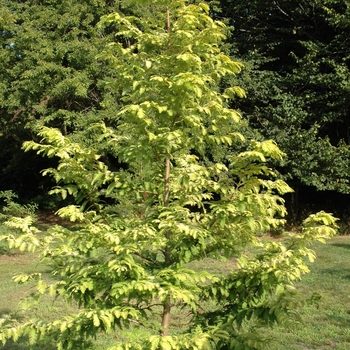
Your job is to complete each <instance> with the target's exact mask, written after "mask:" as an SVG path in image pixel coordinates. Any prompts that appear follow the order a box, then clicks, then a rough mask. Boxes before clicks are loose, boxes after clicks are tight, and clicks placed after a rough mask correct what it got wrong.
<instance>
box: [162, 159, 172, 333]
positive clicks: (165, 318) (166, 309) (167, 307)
mask: <svg viewBox="0 0 350 350" xmlns="http://www.w3.org/2000/svg"><path fill="white" fill-rule="evenodd" d="M169 195H170V158H169V157H167V158H166V160H165V173H164V206H165V207H167V206H168V205H169ZM165 236H166V238H167V239H168V240H169V239H170V232H167V233H166V234H165ZM170 253H171V250H170V247H169V246H166V247H165V251H164V260H165V265H170V263H171V256H170ZM170 312H171V298H170V296H168V297H167V298H166V300H165V301H164V304H163V315H162V330H161V335H163V336H167V335H168V334H169V326H170Z"/></svg>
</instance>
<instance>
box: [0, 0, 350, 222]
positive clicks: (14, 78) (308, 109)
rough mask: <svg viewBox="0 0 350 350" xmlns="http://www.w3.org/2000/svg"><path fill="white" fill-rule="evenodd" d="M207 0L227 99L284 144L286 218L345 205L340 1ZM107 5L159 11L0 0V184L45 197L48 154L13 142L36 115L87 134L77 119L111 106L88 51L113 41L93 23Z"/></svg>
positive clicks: (101, 116) (344, 16)
mask: <svg viewBox="0 0 350 350" xmlns="http://www.w3.org/2000/svg"><path fill="white" fill-rule="evenodd" d="M211 4H212V15H213V17H215V18H218V19H220V20H223V21H225V22H226V23H227V24H228V25H229V28H230V29H232V32H231V34H230V33H228V34H229V36H228V40H227V41H226V44H225V45H226V47H225V50H226V52H229V53H230V54H231V56H232V57H234V59H235V60H238V61H241V62H243V63H244V70H243V72H242V73H241V75H240V76H239V77H238V79H239V85H240V86H241V87H243V88H244V89H245V90H246V92H247V96H248V98H247V99H240V100H237V101H235V102H234V103H233V105H232V107H234V108H236V109H239V110H240V111H241V112H242V113H243V115H244V117H245V118H247V119H248V120H249V123H250V124H249V125H250V128H251V130H250V132H251V134H252V135H254V137H255V138H256V137H260V139H261V140H263V139H270V138H272V139H274V140H275V141H276V142H277V143H278V145H279V147H280V148H281V149H282V151H284V152H285V153H286V154H287V158H286V159H285V160H284V162H283V163H281V162H280V163H278V164H275V166H277V168H278V169H279V172H280V174H281V177H282V178H283V179H285V180H287V181H288V183H289V184H290V185H291V186H292V187H293V188H294V190H295V193H294V194H293V195H291V196H289V197H287V200H288V203H289V212H290V215H291V218H293V219H296V217H298V216H300V215H303V213H304V212H309V211H315V210H316V209H318V204H319V203H322V208H325V207H326V209H328V210H331V211H333V212H336V214H337V215H340V216H344V217H346V216H348V215H349V213H348V209H347V207H348V201H349V200H348V195H347V194H348V193H349V191H350V186H349V173H350V172H349V166H350V151H349V142H350V139H349V138H350V136H349V135H350V134H349V121H348V116H349V106H350V97H349V96H350V94H349V90H350V83H349V81H350V79H349V78H350V73H349V64H350V63H349V62H350V58H349V57H350V52H349V51H350V49H349V45H348V43H349V33H350V30H349V23H350V22H349V16H350V14H349V4H348V2H347V1H346V0H322V1H316V0H313V1H299V2H294V1H289V0H280V1H272V0H266V1H263V2H261V1H231V0H221V1H212V2H211ZM116 9H119V10H120V11H122V12H124V13H125V14H133V13H134V14H136V15H137V14H143V15H146V16H148V18H157V16H158V11H159V8H158V7H157V5H154V6H153V8H152V9H150V7H145V6H142V5H140V2H138V3H137V4H136V3H135V2H132V1H122V2H120V1H116V2H114V1H107V2H106V1H98V0H95V1H93V0H91V1H84V2H83V3H81V2H78V1H73V0H72V1H54V0H52V1H37V0H36V1H34V0H30V1H5V0H2V1H1V6H0V33H1V35H0V42H1V51H0V57H1V60H0V81H1V83H0V84H1V85H0V116H1V118H0V146H1V150H2V151H1V154H0V190H9V189H12V190H14V191H15V192H17V193H18V194H19V196H20V198H21V199H22V200H23V201H26V200H33V199H34V200H35V201H39V202H41V206H42V207H45V206H46V207H49V206H50V205H54V203H50V202H49V201H48V200H47V198H46V197H45V195H46V193H47V190H48V189H49V188H50V187H51V186H52V183H51V182H50V180H49V179H47V178H43V177H42V176H41V174H40V171H41V170H42V169H45V168H47V167H49V166H53V165H55V164H56V163H57V160H56V159H51V160H48V159H42V158H39V157H37V156H35V154H34V153H30V152H29V153H24V152H23V151H22V150H21V146H22V143H23V141H26V140H37V136H36V131H37V128H38V127H39V126H40V125H43V124H45V125H49V126H54V127H58V128H60V129H61V130H62V132H63V133H64V134H66V135H70V136H71V137H74V138H75V139H79V140H81V141H84V142H85V143H93V142H94V137H93V135H91V133H90V134H88V133H87V132H86V126H87V125H89V124H91V123H93V122H94V121H96V120H104V121H106V122H107V123H108V121H111V120H113V118H114V115H115V114H116V112H117V110H118V108H119V106H120V101H119V102H118V97H116V96H114V92H113V91H111V90H110V88H109V85H108V81H109V80H110V79H111V78H112V79H113V73H111V72H110V71H109V68H108V67H106V66H105V64H104V63H103V62H99V61H98V60H96V55H97V54H98V53H99V52H101V50H102V49H103V48H104V47H105V45H106V43H107V42H109V41H111V40H113V28H112V27H110V28H107V27H105V28H103V29H101V28H99V29H98V28H96V24H97V22H98V21H99V19H100V17H101V16H102V15H104V14H108V13H111V12H113V11H115V10H116ZM118 40H119V39H118ZM228 84H229V82H228ZM257 135H260V136H257ZM103 153H105V159H104V160H105V162H106V163H107V164H108V165H109V166H110V167H119V166H120V164H119V163H118V162H117V161H116V159H115V158H114V157H113V155H111V154H109V151H108V150H103Z"/></svg>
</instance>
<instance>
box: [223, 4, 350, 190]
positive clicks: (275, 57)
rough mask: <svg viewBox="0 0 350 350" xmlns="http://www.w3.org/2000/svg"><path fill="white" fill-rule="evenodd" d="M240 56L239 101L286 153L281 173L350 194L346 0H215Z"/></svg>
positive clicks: (257, 126)
mask: <svg viewBox="0 0 350 350" xmlns="http://www.w3.org/2000/svg"><path fill="white" fill-rule="evenodd" d="M220 4H221V9H222V12H219V13H218V16H221V17H223V18H224V19H225V20H227V21H228V22H229V23H230V25H232V26H233V27H234V29H235V30H234V36H232V40H231V41H232V54H233V55H234V57H236V58H238V59H240V60H242V61H244V62H245V70H244V73H243V75H241V79H242V80H241V82H240V85H241V86H242V87H244V88H245V90H246V91H247V94H248V96H249V99H247V100H242V101H238V103H237V104H236V107H238V108H240V109H241V110H242V111H243V112H244V114H245V115H246V116H247V117H248V118H249V121H250V125H251V126H252V127H253V128H254V129H256V130H259V131H260V133H261V134H262V136H263V137H265V138H272V139H274V140H275V141H276V142H277V143H278V145H279V146H280V148H281V149H282V150H283V151H284V152H285V153H286V154H287V160H286V162H285V163H284V164H283V167H282V168H280V170H281V173H282V174H283V175H284V178H285V179H287V180H291V181H293V182H294V183H295V185H297V184H306V185H310V186H314V187H315V188H317V189H318V190H335V191H338V192H341V193H349V192H350V186H349V174H350V172H349V165H350V150H349V143H350V138H349V113H350V110H349V108H350V94H349V92H350V85H349V81H350V71H349V68H350V59H349V57H350V56H349V55H350V49H349V45H348V42H349V40H350V37H349V33H350V28H349V26H350V24H349V23H350V21H349V19H350V9H349V3H348V2H347V1H345V0H322V1H298V2H296V1H289V0H279V1H272V0H267V1H231V0H222V1H220Z"/></svg>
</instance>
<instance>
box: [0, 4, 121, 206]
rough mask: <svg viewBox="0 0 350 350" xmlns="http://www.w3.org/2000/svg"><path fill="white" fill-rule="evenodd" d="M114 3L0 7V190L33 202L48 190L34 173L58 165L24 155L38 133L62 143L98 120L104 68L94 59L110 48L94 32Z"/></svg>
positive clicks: (108, 34)
mask: <svg viewBox="0 0 350 350" xmlns="http://www.w3.org/2000/svg"><path fill="white" fill-rule="evenodd" d="M114 9H115V5H114V1H107V2H106V1H84V2H83V3H82V2H79V1H75V0H73V1H38V0H28V1H0V45H1V53H0V55H1V63H0V65H1V66H0V81H1V88H0V114H1V118H0V128H1V134H0V146H1V149H2V152H1V154H0V168H1V173H0V189H2V190H8V189H12V190H14V191H16V192H17V193H18V194H20V197H22V198H23V197H25V198H30V199H31V198H33V197H34V196H35V195H36V194H37V193H38V192H39V191H40V188H41V187H44V188H43V189H41V191H42V192H44V193H45V192H47V190H48V189H49V188H50V187H51V186H52V183H50V184H47V183H45V182H43V179H42V177H41V176H40V174H39V172H40V171H41V170H42V169H43V168H46V167H50V166H56V165H57V162H52V161H51V162H48V161H47V159H46V160H45V159H41V160H40V159H39V160H38V157H36V156H35V154H34V153H27V154H24V153H23V151H22V150H21V146H22V143H23V142H24V141H26V140H35V137H36V134H37V130H38V129H37V128H38V126H40V125H48V126H52V127H57V128H60V129H61V130H62V132H63V133H64V134H66V135H68V134H71V133H72V132H74V131H78V130H80V129H81V128H83V127H84V125H85V123H87V120H90V122H91V120H95V119H94V118H98V117H100V118H106V116H105V114H102V115H99V116H98V114H99V111H100V110H101V103H102V102H103V100H104V99H105V98H107V96H108V91H106V89H105V87H104V85H103V84H102V77H103V76H104V74H105V72H106V67H104V66H103V65H102V64H98V63H97V61H96V59H95V57H96V55H97V53H98V52H100V51H101V50H102V49H103V47H104V46H105V45H106V43H107V42H109V41H111V40H112V36H111V34H112V32H111V31H110V30H108V29H107V30H105V31H104V32H102V31H97V30H96V29H95V26H96V24H97V22H98V21H99V19H100V17H101V16H102V15H104V14H107V13H110V12H111V11H113V10H114Z"/></svg>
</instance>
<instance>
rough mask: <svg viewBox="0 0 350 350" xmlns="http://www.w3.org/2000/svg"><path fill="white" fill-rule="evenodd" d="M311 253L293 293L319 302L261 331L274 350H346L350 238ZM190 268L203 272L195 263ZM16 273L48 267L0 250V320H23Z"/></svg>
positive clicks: (58, 308) (24, 349) (54, 313)
mask: <svg viewBox="0 0 350 350" xmlns="http://www.w3.org/2000/svg"><path fill="white" fill-rule="evenodd" d="M314 249H315V250H316V252H317V256H318V258H317V260H316V262H315V263H313V264H310V268H311V273H310V274H308V275H307V276H305V277H304V279H303V281H302V282H301V283H300V284H299V285H298V287H299V291H300V292H301V294H302V295H303V296H305V297H308V296H311V295H312V294H313V293H318V294H319V295H320V296H321V299H320V301H319V303H318V304H314V305H307V306H306V307H304V308H303V309H302V310H300V314H301V317H302V319H303V321H304V324H302V325H298V324H296V325H294V326H293V327H290V328H288V329H286V328H275V329H272V330H267V331H266V335H268V336H271V337H272V338H273V339H274V342H272V343H271V346H272V348H273V349H275V350H291V349H293V350H294V349H295V350H307V349H337V350H348V349H350V290H349V286H350V264H349V260H350V259H349V254H350V237H348V236H338V237H335V238H333V239H332V240H331V241H329V242H328V243H327V245H323V244H316V245H315V247H314ZM230 264H231V266H229V268H232V267H233V266H234V262H230ZM197 265H198V266H197ZM195 267H196V268H198V269H201V268H204V266H201V263H198V262H197V263H196V266H195ZM205 268H206V269H208V268H209V269H211V268H212V269H213V270H215V272H220V271H222V272H225V270H227V268H228V266H227V265H221V264H218V263H217V262H215V261H211V260H208V261H206V262H205ZM19 272H26V273H31V272H41V273H43V274H47V275H48V269H47V267H46V266H45V265H43V264H42V263H40V262H39V261H38V258H37V256H36V255H35V254H29V253H25V254H24V253H20V252H13V251H12V252H8V251H6V249H5V248H4V246H1V245H0V317H1V316H2V315H4V314H12V315H13V316H14V317H17V318H21V317H23V315H22V313H21V312H20V308H19V307H18V306H17V305H18V302H19V300H21V299H22V298H23V297H25V296H27V295H29V294H30V293H31V292H32V291H33V286H31V285H27V284H24V285H17V284H15V283H14V282H13V281H12V280H11V277H12V276H13V275H14V274H16V273H19ZM73 310H74V309H72V307H69V306H67V305H66V304H64V303H63V302H61V301H59V300H58V301H56V302H55V303H54V304H52V302H51V301H50V300H49V299H43V300H42V301H41V302H40V303H39V304H38V305H37V307H36V309H35V311H33V312H34V314H35V316H37V317H40V318H43V319H46V320H49V319H52V318H53V317H59V316H62V315H65V314H66V313H67V312H70V311H73ZM31 312H32V311H31ZM183 316H184V315H181V314H178V315H174V320H173V324H176V323H178V324H180V323H181V322H183V321H184V317H183ZM140 332H143V330H141V329H138V328H135V329H131V330H128V331H124V332H122V333H121V334H120V333H119V334H118V335H117V334H112V335H108V336H107V335H103V336H101V337H99V338H98V339H97V340H96V342H95V343H94V349H96V350H98V349H103V348H105V347H107V346H108V345H112V344H113V342H114V341H116V338H117V336H118V338H119V339H120V337H122V338H129V339H136V338H138V336H139V334H140ZM1 349H4V350H28V349H29V347H28V345H27V344H25V343H23V344H14V343H8V344H6V345H5V346H4V347H2V348H1ZM39 349H41V350H43V349H52V347H50V346H49V345H47V346H43V345H41V346H40V347H38V348H36V349H35V350H39Z"/></svg>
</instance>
